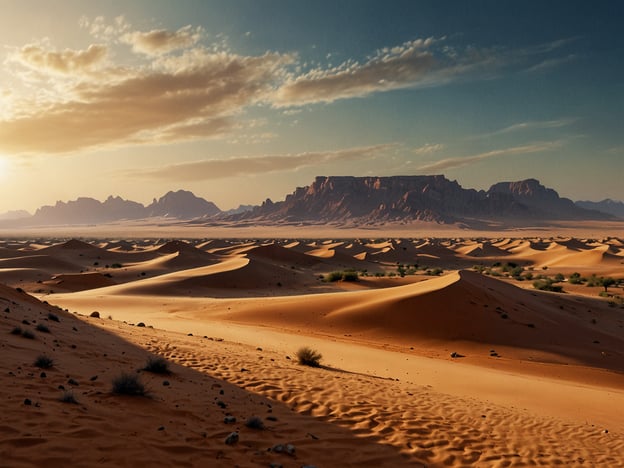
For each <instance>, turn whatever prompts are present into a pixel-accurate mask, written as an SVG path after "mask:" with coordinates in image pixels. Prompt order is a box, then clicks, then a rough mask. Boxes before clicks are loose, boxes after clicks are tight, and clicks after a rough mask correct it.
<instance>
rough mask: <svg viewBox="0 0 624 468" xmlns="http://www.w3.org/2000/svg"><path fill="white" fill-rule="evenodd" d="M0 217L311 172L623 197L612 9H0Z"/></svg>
mask: <svg viewBox="0 0 624 468" xmlns="http://www.w3.org/2000/svg"><path fill="white" fill-rule="evenodd" d="M0 8H2V11H3V15H2V17H0V60H2V63H3V67H2V69H1V70H0V187H1V188H0V194H1V195H2V196H1V197H0V213H2V212H5V211H9V210H16V209H27V210H29V211H31V212H33V211H34V210H35V209H36V208H38V207H40V206H42V205H46V204H50V203H53V202H54V201H56V200H63V201H67V200H73V199H76V198H77V197H80V196H86V197H92V198H96V199H98V200H104V199H105V198H106V197H107V196H108V195H115V196H121V197H123V198H125V199H130V200H135V201H138V202H141V203H143V204H147V203H149V202H150V201H151V200H152V199H153V198H154V197H160V196H162V195H163V194H164V193H166V192H168V191H170V190H174V191H175V190H178V189H185V190H190V191H192V192H193V193H195V194H196V195H197V196H200V197H203V198H205V199H207V200H210V201H213V202H214V203H216V204H217V205H218V206H219V208H221V209H224V210H227V209H230V208H234V207H236V206H238V205H239V204H259V203H260V202H261V201H262V200H263V199H265V198H267V197H270V198H272V199H273V200H281V199H283V197H284V195H286V194H287V193H290V192H291V191H292V190H293V188H294V187H296V186H303V185H308V184H309V183H311V182H312V181H313V180H314V177H315V176H317V175H353V176H367V175H374V176H390V175H418V174H444V175H445V176H446V177H448V178H449V179H456V180H457V181H458V182H459V183H460V184H461V185H462V186H464V187H468V188H476V189H487V188H488V187H489V186H490V185H491V184H494V183H496V182H500V181H503V180H521V179H526V178H537V179H539V180H540V182H541V183H543V184H544V185H546V186H548V187H551V188H554V189H555V190H557V191H558V192H559V194H560V195H561V196H564V197H568V198H571V199H573V200H581V199H590V200H596V201H597V200H602V199H604V198H611V199H614V200H624V184H622V176H623V175H624V158H623V156H624V137H623V136H622V132H621V122H622V121H624V105H623V103H624V87H623V83H622V81H621V76H622V72H623V71H624V70H623V68H624V64H623V63H622V62H621V61H620V60H618V57H621V56H622V54H623V52H624V42H623V39H622V36H621V34H620V32H619V25H620V23H621V20H622V18H624V5H623V4H621V3H619V2H600V3H598V4H591V5H590V4H588V3H586V2H580V1H574V2H563V1H553V2H548V3H547V4H541V3H538V2H534V3H530V4H527V3H526V2H505V3H504V4H503V3H501V2H494V1H480V2H459V1H444V2H439V1H436V2H434V1H427V2H424V1H423V2H403V1H396V2H391V3H390V4H387V3H384V4H382V3H381V2H373V1H344V2H340V3H339V4H334V2H326V1H319V2H313V3H311V4H303V3H297V4H294V3H292V2H286V1H266V2H256V1H252V0H246V1H243V0H236V1H216V0H215V1H186V2H184V3H177V2H171V1H164V0H160V1H147V0H142V1H134V2H132V3H128V2H120V1H111V2H107V3H106V4H101V2H92V1H88V2H85V1H63V2H60V3H58V4H55V5H54V6H51V5H50V4H49V3H48V2H45V1H20V2H17V1H13V0H0Z"/></svg>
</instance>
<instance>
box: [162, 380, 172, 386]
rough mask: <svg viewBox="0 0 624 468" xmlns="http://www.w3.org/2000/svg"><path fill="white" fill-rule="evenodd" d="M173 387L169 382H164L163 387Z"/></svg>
mask: <svg viewBox="0 0 624 468" xmlns="http://www.w3.org/2000/svg"><path fill="white" fill-rule="evenodd" d="M169 385H171V384H170V383H169V381H168V380H163V387H168V386H169Z"/></svg>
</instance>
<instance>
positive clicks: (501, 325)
mask: <svg viewBox="0 0 624 468" xmlns="http://www.w3.org/2000/svg"><path fill="white" fill-rule="evenodd" d="M172 229H173V228H172ZM189 229H190V228H189ZM157 231H158V229H157V228H156V227H154V228H153V229H150V230H143V231H141V230H140V229H139V228H136V229H135V230H127V231H124V232H122V231H118V232H99V233H98V232H96V230H95V229H94V230H93V231H89V232H81V233H78V234H79V235H75V236H73V237H72V236H69V237H68V236H63V235H60V234H59V233H55V232H47V233H36V232H29V233H19V234H18V235H17V234H14V235H11V236H9V235H7V236H5V237H3V238H2V241H1V242H0V283H1V284H2V286H0V317H1V319H0V337H1V339H0V348H1V350H2V361H1V367H2V369H1V373H0V376H1V378H2V384H1V385H0V400H1V401H2V403H1V404H2V411H0V414H1V416H0V434H1V437H0V465H2V466H10V467H27V466H28V467H31V466H46V467H54V466H59V467H60V466H68V465H71V466H76V467H82V466H85V467H87V466H191V467H193V466H202V467H203V466H228V467H229V466H240V467H245V466H265V467H269V466H273V467H277V466H283V467H301V466H316V467H334V466H336V467H338V466H369V467H383V466H388V467H389V466H393V467H395V466H427V467H438V466H482V467H499V466H501V467H502V466H555V465H561V466H597V467H598V466H599V467H613V466H623V465H624V299H623V297H624V290H623V286H624V282H623V281H622V280H623V279H624V238H622V237H621V235H620V234H619V231H618V230H613V231H608V232H607V233H606V234H601V233H600V231H597V232H593V231H591V228H587V229H585V230H583V231H580V230H576V231H574V229H573V228H571V227H570V228H569V229H563V230H559V231H558V232H556V233H553V232H548V231H544V230H539V231H532V232H521V231H520V232H518V231H516V232H511V233H510V232H505V233H489V234H488V233H484V234H481V233H479V234H477V235H474V233H468V234H469V235H466V233H462V232H452V231H448V232H446V231H445V232H438V233H436V234H435V235H430V234H431V233H429V232H424V231H417V230H413V231H410V230H409V229H406V228H401V229H399V230H398V231H397V232H391V233H388V232H383V231H374V230H371V231H366V230H361V231H358V232H355V233H354V232H352V231H344V232H343V233H342V234H343V235H342V236H340V235H339V234H341V232H340V231H339V230H337V231H335V232H331V233H330V234H331V235H329V233H328V232H327V231H325V232H315V231H314V230H313V229H307V230H306V229H301V230H299V231H296V232H281V231H279V230H276V231H275V232H274V233H273V235H270V232H269V231H270V230H269V229H263V230H262V231H258V232H252V231H248V232H245V233H242V234H247V236H246V237H243V236H242V235H241V236H239V237H232V236H230V237H227V236H222V235H220V234H221V233H220V232H219V233H212V235H211V233H209V232H208V233H206V232H202V231H201V230H200V229H196V230H186V231H185V230H183V229H180V230H179V231H176V233H175V234H176V235H172V232H171V231H167V232H166V235H167V237H160V238H158V237H156V236H153V235H152V234H154V233H155V232H157ZM190 232H192V235H189V233H190ZM562 233H563V234H562ZM217 234H218V235H217ZM240 234H241V233H237V235H240ZM254 234H255V235H254ZM293 234H294V235H293ZM607 278H613V280H614V281H613V282H609V281H605V279H607ZM558 290H559V291H558ZM557 291H558V292H557ZM304 346H307V347H310V348H311V349H312V350H315V351H317V352H318V353H320V354H322V358H321V360H320V363H319V366H316V367H314V366H306V365H302V364H300V363H299V362H298V359H297V351H298V350H299V349H300V348H301V347H304ZM158 358H162V359H163V360H158ZM150 360H151V362H152V363H153V362H159V363H160V364H162V367H161V368H160V369H150V368H149V367H150V366H148V365H147V363H148V361H150ZM163 367H164V368H163ZM122 373H125V374H126V378H127V379H130V380H133V379H134V380H135V381H136V382H138V383H140V384H142V385H144V390H141V391H138V392H135V393H139V395H132V394H130V395H129V394H124V392H123V391H118V390H119V389H118V388H116V387H115V385H114V384H113V382H114V381H115V380H116V379H118V378H119V377H120V376H121V375H122ZM129 393H132V392H129ZM226 441H227V443H226Z"/></svg>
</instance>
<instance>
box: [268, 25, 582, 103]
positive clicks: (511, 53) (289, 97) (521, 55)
mask: <svg viewBox="0 0 624 468" xmlns="http://www.w3.org/2000/svg"><path fill="white" fill-rule="evenodd" d="M573 40H575V39H561V40H557V41H553V42H549V43H546V44H538V45H537V46H534V47H528V48H524V49H507V48H503V47H490V48H487V47H475V46H472V45H468V46H465V47H462V48H459V47H455V46H453V45H450V44H448V41H447V38H446V37H440V38H433V37H429V38H427V39H416V40H413V41H408V42H405V43H403V44H402V45H400V46H395V47H388V48H383V49H380V50H378V51H377V52H376V53H375V54H373V55H372V56H371V57H369V58H368V59H367V60H366V61H364V62H358V61H356V60H352V59H351V60H347V61H345V62H343V63H342V64H340V65H338V66H337V67H328V68H323V67H317V68H314V69H312V70H310V71H308V72H306V73H303V74H291V75H290V76H289V77H288V78H287V80H286V81H285V82H284V83H283V85H282V86H281V87H280V88H279V89H278V90H277V92H276V95H275V98H274V101H273V104H274V105H275V106H276V107H290V106H302V105H306V104H313V103H331V102H334V101H336V100H339V99H348V98H356V97H365V96H368V95H370V94H373V93H378V92H385V91H392V90H397V89H405V88H423V87H431V86H441V85H445V84H448V83H451V82H454V81H457V80H465V79H492V78H496V77H498V76H499V74H500V73H501V72H502V71H504V70H509V69H519V70H527V67H528V70H530V71H536V70H538V69H542V68H547V67H551V66H556V65H558V64H559V63H563V62H564V61H569V60H572V59H574V58H575V57H574V56H573V55H568V56H567V57H564V58H560V57H548V58H542V57H543V56H545V55H547V54H553V53H556V51H558V50H559V49H560V48H562V47H564V46H566V45H567V44H569V43H570V42H571V41H573ZM536 59H540V60H541V62H539V63H537V64H535V61H536Z"/></svg>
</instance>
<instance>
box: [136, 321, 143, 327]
mask: <svg viewBox="0 0 624 468" xmlns="http://www.w3.org/2000/svg"><path fill="white" fill-rule="evenodd" d="M136 326H137V327H141V328H145V324H144V323H143V322H139V323H137V325H136Z"/></svg>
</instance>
